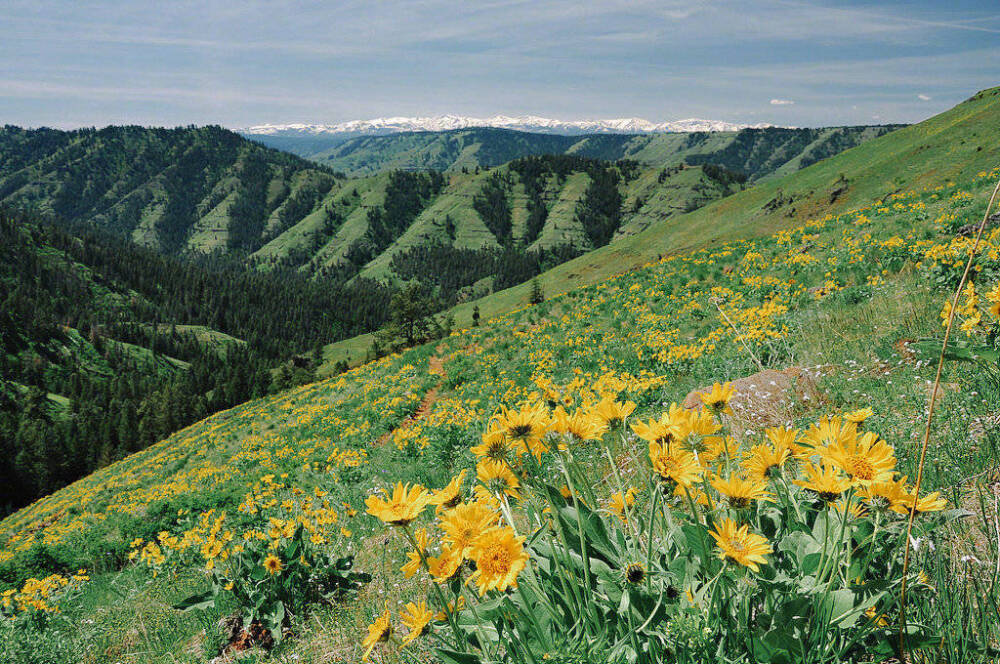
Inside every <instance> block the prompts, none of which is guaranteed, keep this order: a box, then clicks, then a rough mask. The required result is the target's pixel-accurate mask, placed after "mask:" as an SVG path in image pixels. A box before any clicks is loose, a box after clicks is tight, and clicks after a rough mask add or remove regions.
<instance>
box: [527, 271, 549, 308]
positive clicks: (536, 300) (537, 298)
mask: <svg viewBox="0 0 1000 664" xmlns="http://www.w3.org/2000/svg"><path fill="white" fill-rule="evenodd" d="M529 301H530V302H531V304H541V303H542V302H544V301H545V294H544V293H542V284H541V282H539V281H538V277H535V278H534V279H532V280H531V299H530V300H529Z"/></svg>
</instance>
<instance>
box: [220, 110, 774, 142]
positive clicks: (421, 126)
mask: <svg viewBox="0 0 1000 664" xmlns="http://www.w3.org/2000/svg"><path fill="white" fill-rule="evenodd" d="M774 126H775V125H773V124H769V123H766V122H760V123H757V124H734V123H731V122H720V121H717V120H700V119H697V118H689V119H686V120H674V121H668V122H650V121H649V120H643V119H642V118H616V119H611V120H553V119H552V118H543V117H538V116H534V115H523V116H517V117H511V116H507V115H494V116H493V117H490V118H472V117H466V116H461V115H440V116H435V117H392V118H374V119H372V120H351V121H350V122H340V123H337V124H262V125H255V126H252V127H244V128H241V129H238V130H237V131H239V132H240V133H242V134H248V135H257V136H317V137H319V136H328V135H343V134H351V135H379V134H394V133H399V132H404V131H449V130H453V129H465V128H467V127H496V128H500V129H516V130H519V131H530V132H536V133H547V134H570V135H572V134H652V133H667V132H691V131H738V130H740V129H763V128H765V127H774Z"/></svg>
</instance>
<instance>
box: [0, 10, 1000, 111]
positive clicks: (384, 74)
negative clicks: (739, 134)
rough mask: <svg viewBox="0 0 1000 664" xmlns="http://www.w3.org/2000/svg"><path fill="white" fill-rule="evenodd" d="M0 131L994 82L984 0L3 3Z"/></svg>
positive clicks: (923, 100)
mask: <svg viewBox="0 0 1000 664" xmlns="http://www.w3.org/2000/svg"><path fill="white" fill-rule="evenodd" d="M0 35H3V37H2V39H0V123H10V124H18V125H22V126H40V125H48V126H56V127H75V126H89V125H98V126H101V125H105V124H121V123H136V124H145V125H167V126H175V125H181V124H209V123H217V124H222V125H225V126H229V127H239V126H246V125H250V124H258V123H264V122H273V123H285V122H337V121H342V120H351V119H363V118H371V117H378V116H387V115H439V114H445V113H456V114H462V115H477V116H482V115H492V114H495V113H503V114H509V115H521V114H535V115H543V116H549V117H555V118H559V119H565V120H574V119H587V118H609V117H628V116H638V117H644V118H646V119H648V120H653V121H662V120H673V119H679V118H688V117H701V118H709V119H717V120H726V121H731V122H740V121H743V122H773V123H776V124H785V125H797V126H815V125H829V124H862V123H865V124H867V123H873V122H876V123H877V122H915V121H919V120H922V119H924V118H926V117H929V116H931V115H933V114H935V113H938V112H940V111H942V110H944V109H946V108H948V107H950V106H952V105H954V104H956V103H958V102H959V101H961V100H962V99H965V98H966V97H968V96H970V95H971V94H973V93H974V92H976V91H977V90H979V89H981V88H985V87H990V86H993V85H998V84H1000V2H997V1H996V0H990V1H983V0H980V1H979V2H971V1H964V0H948V1H944V0H939V1H937V2H928V1H919V0H914V1H910V2H896V3H885V2H883V3H878V4H875V3H871V2H833V1H830V0H828V1H825V2H814V1H812V0H801V1H800V0H738V1H730V0H720V1H718V2H716V1H711V0H705V1H699V0H686V1H675V0H660V1H657V2H643V1H642V0H631V1H627V2H626V1H621V2H588V1H587V0H569V1H564V0H526V1H520V0H518V1H508V0H495V1H486V2H462V1H461V0H444V1H438V0H426V1H423V0H409V1H406V2H396V1H392V0H363V1H361V2H285V1H282V0H268V1H266V2H257V1H256V0H230V1H227V2H211V1H206V0H200V1H197V2H187V1H172V0H160V1H158V2H146V1H145V0H131V1H129V2H121V1H119V2H90V1H87V0H75V1H66V2H45V1H39V0H4V2H3V3H0Z"/></svg>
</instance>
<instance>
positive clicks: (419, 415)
mask: <svg viewBox="0 0 1000 664" xmlns="http://www.w3.org/2000/svg"><path fill="white" fill-rule="evenodd" d="M427 372H428V373H432V374H436V375H438V376H439V377H440V379H439V380H438V382H437V385H435V386H434V387H432V388H431V389H429V390H427V392H426V393H425V394H424V398H423V399H421V400H420V405H419V406H417V409H416V410H415V411H414V412H413V414H412V415H410V416H409V417H407V418H406V419H405V420H403V421H402V422H400V423H399V426H397V427H396V428H395V429H393V430H392V431H388V432H386V433H384V434H382V435H381V436H379V437H378V440H376V441H375V446H376V447H382V446H383V445H385V444H386V443H388V442H389V441H390V440H392V435H393V434H394V433H395V432H396V431H399V430H400V429H408V428H410V427H411V426H413V425H414V424H416V423H417V422H419V421H420V420H422V419H424V418H425V417H427V414H428V413H429V412H431V406H433V405H434V404H435V403H437V400H438V392H440V390H441V385H442V383H444V379H445V378H446V377H447V374H446V373H445V370H444V360H443V359H442V358H440V357H438V356H437V355H432V356H431V357H430V358H428V360H427Z"/></svg>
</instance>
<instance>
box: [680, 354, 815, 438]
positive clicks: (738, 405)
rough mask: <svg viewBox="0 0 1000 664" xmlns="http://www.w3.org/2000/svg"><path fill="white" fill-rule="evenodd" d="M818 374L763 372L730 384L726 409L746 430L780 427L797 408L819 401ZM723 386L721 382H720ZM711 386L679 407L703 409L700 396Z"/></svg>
mask: <svg viewBox="0 0 1000 664" xmlns="http://www.w3.org/2000/svg"><path fill="white" fill-rule="evenodd" d="M817 375H818V372H810V370H808V369H802V368H800V367H788V368H787V369H784V370H783V371H777V370H775V369H764V370H763V371H759V372H757V373H755V374H753V375H750V376H746V377H744V378H737V379H736V380H733V381H730V382H731V383H732V386H733V398H732V400H730V402H729V406H730V407H731V408H732V409H733V414H734V417H735V419H736V420H738V421H739V422H741V423H742V424H744V425H746V426H748V427H761V426H779V425H782V424H785V423H787V422H789V421H790V420H791V419H792V412H793V408H794V407H795V405H796V404H801V403H805V404H810V405H815V404H816V403H817V402H818V401H819V399H820V396H821V394H820V391H819V388H818V387H817V385H816V376H817ZM719 382H723V381H719ZM711 389H712V388H711V386H709V387H704V388H700V389H697V390H693V391H691V392H689V393H688V395H687V396H686V397H685V398H684V402H683V403H682V404H681V405H683V406H684V407H685V408H688V409H692V410H696V409H699V408H701V407H702V406H703V404H702V402H701V397H700V395H701V394H706V393H708V392H709V391H711Z"/></svg>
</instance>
